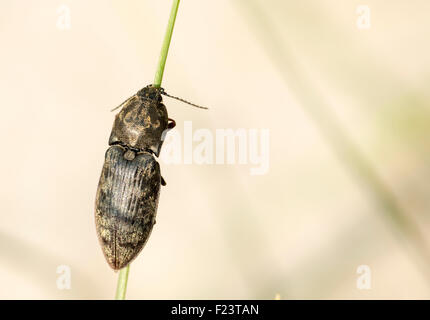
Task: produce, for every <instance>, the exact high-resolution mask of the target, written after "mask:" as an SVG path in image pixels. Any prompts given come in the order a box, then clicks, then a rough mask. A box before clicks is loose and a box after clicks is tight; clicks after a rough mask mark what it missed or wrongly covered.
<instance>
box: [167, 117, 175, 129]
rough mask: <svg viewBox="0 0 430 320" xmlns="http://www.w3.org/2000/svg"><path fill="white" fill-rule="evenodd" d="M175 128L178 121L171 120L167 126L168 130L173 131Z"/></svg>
mask: <svg viewBox="0 0 430 320" xmlns="http://www.w3.org/2000/svg"><path fill="white" fill-rule="evenodd" d="M174 127H176V121H175V120H173V119H170V118H169V123H168V124H167V128H168V129H173V128H174Z"/></svg>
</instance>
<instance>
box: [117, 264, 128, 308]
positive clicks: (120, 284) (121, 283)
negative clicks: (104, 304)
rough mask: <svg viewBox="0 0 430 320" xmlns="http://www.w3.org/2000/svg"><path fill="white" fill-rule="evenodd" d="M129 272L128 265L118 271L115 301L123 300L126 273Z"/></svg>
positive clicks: (126, 280)
mask: <svg viewBox="0 0 430 320" xmlns="http://www.w3.org/2000/svg"><path fill="white" fill-rule="evenodd" d="M129 271H130V265H128V266H127V267H125V268H122V269H121V270H120V271H119V276H118V284H117V286H116V294H115V300H124V299H125V293H126V292H127V282H128V273H129Z"/></svg>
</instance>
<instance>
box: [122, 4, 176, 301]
mask: <svg viewBox="0 0 430 320" xmlns="http://www.w3.org/2000/svg"><path fill="white" fill-rule="evenodd" d="M179 1H180V0H173V4H172V10H171V11H170V18H169V22H168V24H167V30H166V34H165V36H164V41H163V45H162V47H161V53H160V59H159V60H158V67H157V71H156V72H155V78H154V86H155V87H160V86H161V81H162V80H163V73H164V67H165V65H166V60H167V53H168V52H169V47H170V40H171V39H172V34H173V28H174V26H175V20H176V14H177V13H178V7H179ZM129 272H130V265H128V266H127V267H125V268H122V269H121V270H120V271H119V276H118V284H117V287H116V294H115V299H116V300H124V299H125V293H126V292H127V281H128V273H129Z"/></svg>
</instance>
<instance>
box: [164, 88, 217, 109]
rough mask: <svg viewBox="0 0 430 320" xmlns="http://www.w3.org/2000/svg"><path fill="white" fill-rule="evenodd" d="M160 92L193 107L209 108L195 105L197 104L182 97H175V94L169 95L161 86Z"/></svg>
mask: <svg viewBox="0 0 430 320" xmlns="http://www.w3.org/2000/svg"><path fill="white" fill-rule="evenodd" d="M160 93H161V94H162V95H165V96H166V97H169V98H173V99H176V100H179V101H181V102H184V103H186V104H189V105H191V106H193V107H196V108H200V109H205V110H208V109H209V108H206V107H202V106H199V105H197V104H194V103H191V102H189V101H187V100H184V99H182V98H179V97H175V96H171V95H170V94H168V93H167V92H166V91H164V89H162V88H161V92H160Z"/></svg>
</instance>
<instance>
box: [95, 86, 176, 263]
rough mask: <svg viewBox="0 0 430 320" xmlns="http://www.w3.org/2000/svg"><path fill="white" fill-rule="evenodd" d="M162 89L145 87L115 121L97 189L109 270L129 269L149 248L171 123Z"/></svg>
mask: <svg viewBox="0 0 430 320" xmlns="http://www.w3.org/2000/svg"><path fill="white" fill-rule="evenodd" d="M162 94H163V89H161V88H158V87H154V86H152V85H149V86H146V87H145V88H143V89H142V90H140V91H139V92H138V93H137V94H135V95H134V96H132V97H131V98H129V99H128V100H126V101H125V102H124V103H123V104H122V105H120V107H122V109H121V111H120V112H119V113H118V114H117V115H116V117H115V122H114V124H113V128H112V133H111V135H110V138H109V145H110V147H109V149H108V150H107V151H106V155H105V162H104V165H103V169H102V173H101V176H100V181H99V184H98V188H97V194H96V204H95V220H96V229H97V235H98V238H99V241H100V245H101V247H102V251H103V254H104V256H105V257H106V260H107V262H108V263H109V265H110V266H111V267H112V268H113V269H114V270H118V269H121V268H124V267H126V266H127V265H128V264H129V263H130V262H131V261H132V260H133V259H134V258H136V257H137V255H138V254H139V252H140V251H141V250H142V249H143V247H144V245H145V243H146V242H147V240H148V238H149V235H150V234H151V231H152V228H153V226H154V224H155V217H156V213H157V206H158V198H159V194H160V185H162V184H163V185H164V180H163V178H162V177H161V174H160V166H159V164H158V162H157V161H156V159H155V157H154V156H157V157H158V156H159V154H160V150H161V146H162V143H163V138H164V134H165V131H166V130H167V129H170V128H172V127H173V126H174V121H171V122H170V123H169V118H168V115H167V110H166V107H165V106H164V104H163V102H162V97H161V95H162Z"/></svg>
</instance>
